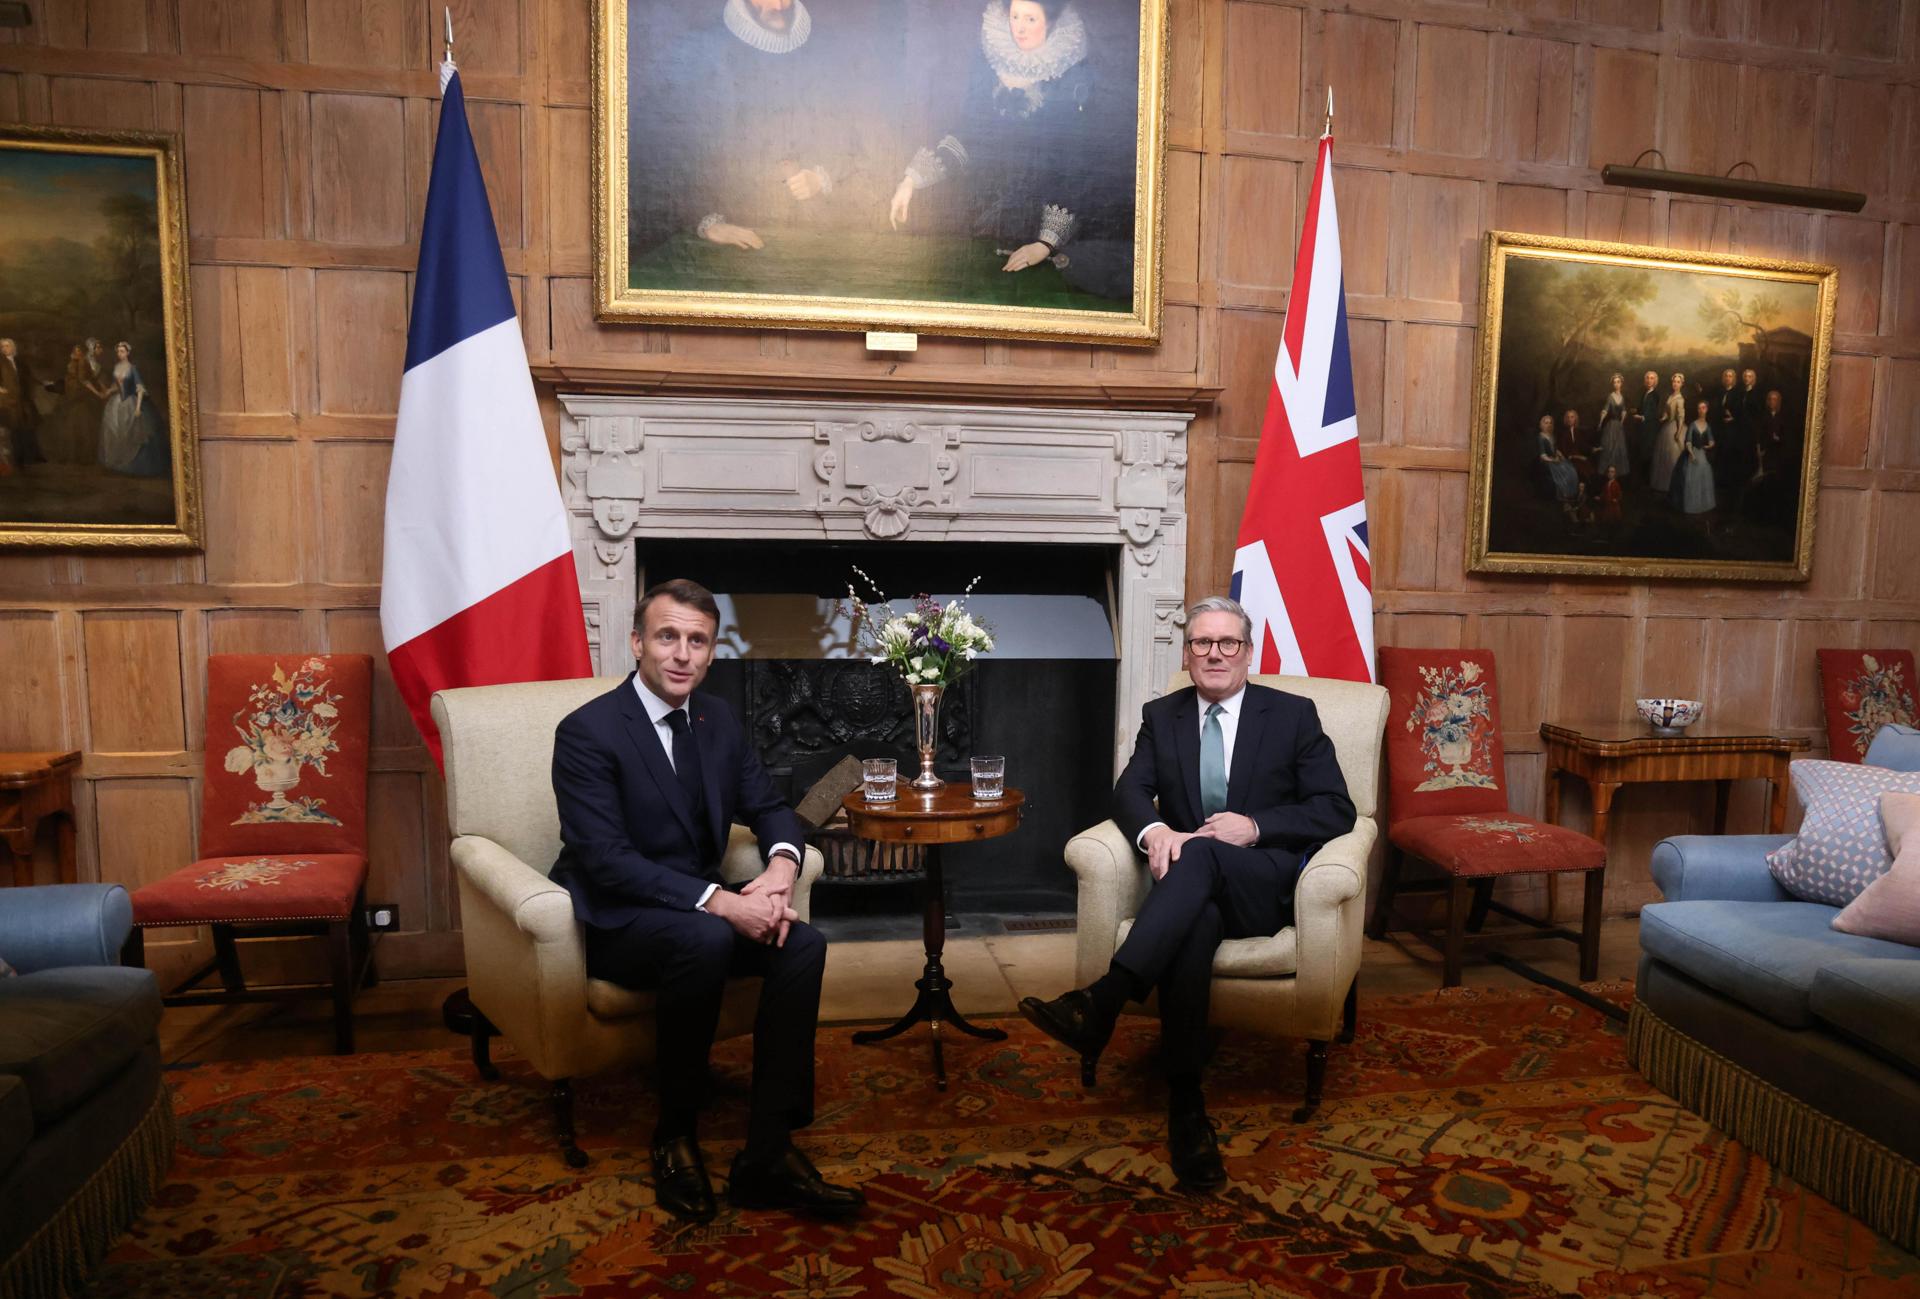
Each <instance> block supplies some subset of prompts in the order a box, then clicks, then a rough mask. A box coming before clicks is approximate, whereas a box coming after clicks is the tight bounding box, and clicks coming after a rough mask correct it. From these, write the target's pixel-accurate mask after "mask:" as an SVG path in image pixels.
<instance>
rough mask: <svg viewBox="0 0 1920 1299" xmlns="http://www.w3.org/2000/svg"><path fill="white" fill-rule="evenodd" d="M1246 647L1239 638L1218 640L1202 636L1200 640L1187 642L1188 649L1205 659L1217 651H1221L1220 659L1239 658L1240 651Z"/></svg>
mask: <svg viewBox="0 0 1920 1299" xmlns="http://www.w3.org/2000/svg"><path fill="white" fill-rule="evenodd" d="M1246 647H1247V643H1246V642H1245V641H1243V640H1241V639H1240V638H1239V637H1238V636H1225V637H1221V638H1220V639H1217V640H1216V639H1215V638H1213V637H1212V636H1202V637H1200V638H1199V639H1198V640H1189V641H1188V642H1187V648H1188V649H1190V650H1192V651H1193V652H1194V653H1195V654H1198V655H1199V656H1200V657H1201V658H1205V657H1206V656H1207V655H1209V654H1211V653H1213V652H1214V651H1215V650H1216V649H1217V650H1219V651H1220V657H1221V658H1223V659H1230V658H1238V657H1239V655H1240V651H1241V650H1243V649H1245V648H1246Z"/></svg>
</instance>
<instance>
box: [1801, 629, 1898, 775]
mask: <svg viewBox="0 0 1920 1299" xmlns="http://www.w3.org/2000/svg"><path fill="white" fill-rule="evenodd" d="M1818 657H1819V659H1820V698H1821V701H1822V702H1823V703H1824V704H1825V705H1826V710H1827V749H1828V752H1829V755H1830V756H1831V757H1832V758H1833V760H1834V761H1835V762H1861V761H1864V760H1865V758H1866V756H1867V749H1868V747H1869V746H1871V745H1872V744H1873V737H1874V736H1875V735H1878V734H1879V733H1880V728H1881V727H1882V726H1885V725H1886V724H1887V723H1889V722H1897V723H1899V724H1900V725H1902V726H1920V720H1916V719H1920V707H1916V705H1915V699H1916V697H1920V682H1915V680H1914V676H1913V653H1912V651H1911V650H1845V649H1823V650H1820V651H1818Z"/></svg>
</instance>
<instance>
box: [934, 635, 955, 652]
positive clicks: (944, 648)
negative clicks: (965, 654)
mask: <svg viewBox="0 0 1920 1299" xmlns="http://www.w3.org/2000/svg"><path fill="white" fill-rule="evenodd" d="M932 643H933V647H934V648H935V649H937V650H939V651H940V652H941V653H942V654H950V653H952V652H953V646H951V645H949V644H947V642H946V641H944V640H942V639H941V638H940V637H938V636H935V637H933V638H932Z"/></svg>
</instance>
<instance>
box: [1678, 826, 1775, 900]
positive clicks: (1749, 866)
mask: <svg viewBox="0 0 1920 1299" xmlns="http://www.w3.org/2000/svg"><path fill="white" fill-rule="evenodd" d="M1792 838H1793V836H1792V835H1790V834H1682V835H1675V836H1674V837H1673V838H1671V839H1662V840H1661V841H1660V842H1659V843H1657V844H1655V845H1654V847H1653V865H1652V869H1653V882H1654V883H1655V884H1658V885H1659V886H1660V892H1661V894H1662V895H1663V896H1665V898H1666V900H1667V901H1669V902H1699V901H1714V902H1790V901H1792V900H1793V898H1792V895H1791V894H1789V893H1788V892H1787V891H1786V890H1785V889H1783V888H1781V887H1780V884H1779V882H1778V881H1777V880H1775V879H1774V878H1773V872H1772V871H1770V870H1768V869H1767V854H1768V853H1770V852H1772V851H1773V850H1774V849H1775V848H1778V847H1779V846H1780V845H1781V844H1783V843H1787V842H1789V841H1790V840H1792Z"/></svg>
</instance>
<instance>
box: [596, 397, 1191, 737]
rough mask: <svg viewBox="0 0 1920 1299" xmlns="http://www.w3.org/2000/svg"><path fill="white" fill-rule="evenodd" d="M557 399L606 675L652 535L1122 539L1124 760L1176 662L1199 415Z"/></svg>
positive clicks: (620, 655)
mask: <svg viewBox="0 0 1920 1299" xmlns="http://www.w3.org/2000/svg"><path fill="white" fill-rule="evenodd" d="M560 402H561V405H562V407H563V414H562V417H561V428H560V439H561V441H560V445H561V453H562V456H563V465H562V487H563V490H564V493H565V497H566V503H567V509H568V512H569V516H570V526H571V528H572V532H573V546H574V561H575V565H576V567H577V568H578V570H579V574H580V586H581V596H582V598H583V600H584V602H585V605H586V615H587V631H588V637H589V640H590V641H591V643H592V646H593V652H594V658H595V662H596V663H597V664H598V665H599V669H600V671H601V672H602V673H603V674H612V673H617V672H624V671H626V670H628V669H629V668H631V667H632V665H633V656H632V651H631V648H630V646H629V644H628V639H627V636H626V629H627V628H628V627H629V626H631V624H632V620H633V608H634V605H635V603H636V601H637V599H638V594H639V593H638V589H637V587H638V581H639V573H638V566H637V564H638V561H637V556H636V551H635V542H636V540H638V539H640V538H645V537H663V538H674V539H688V538H716V539H717V538H727V539H735V540H739V539H765V540H766V541H769V542H777V541H782V540H796V539H799V540H823V541H861V540H873V541H904V542H917V541H929V542H942V541H943V542H968V541H981V542H987V541H992V542H1024V543H1068V544H1078V545H1088V544H1092V545H1108V546H1112V547H1114V549H1115V550H1116V551H1117V552H1118V558H1117V562H1116V583H1115V586H1116V595H1117V603H1118V608H1117V610H1116V615H1115V616H1116V625H1115V628H1114V636H1115V651H1116V654H1117V656H1118V659H1119V671H1118V673H1117V680H1118V684H1117V688H1116V698H1115V701H1114V703H1115V714H1114V715H1115V729H1114V737H1113V744H1114V747H1113V757H1114V761H1115V763H1116V767H1117V764H1118V763H1119V762H1121V761H1123V760H1124V759H1125V756H1126V754H1127V752H1128V751H1129V750H1130V748H1131V745H1132V737H1133V732H1134V730H1135V728H1136V726H1137V725H1138V719H1139V716H1140V709H1141V708H1142V706H1144V705H1145V704H1146V702H1147V701H1148V700H1149V699H1151V698H1153V697H1154V696H1155V695H1156V694H1158V693H1159V691H1160V690H1161V689H1162V688H1163V687H1164V686H1165V684H1166V681H1167V679H1168V677H1169V676H1171V675H1172V673H1173V672H1174V671H1175V669H1176V668H1177V667H1178V666H1179V661H1180V634H1181V633H1180V626H1181V623H1182V621H1183V617H1184V615H1183V599H1184V593H1185V584H1186V564H1187V524H1186V509H1185V506H1186V463H1187V442H1186V431H1187V423H1188V421H1189V420H1190V419H1191V418H1192V416H1191V415H1189V414H1185V413H1180V412H1169V411H1138V410H1133V411H1122V410H1098V409H1093V410H1087V409H1082V410H1070V409H1057V408H1041V407H1022V406H964V405H935V404H918V403H904V402H896V401H891V400H888V401H866V402H862V401H847V400H841V401H808V400H767V401H748V400H741V399H738V398H696V397H641V396H619V395H605V394H601V395H594V394H582V393H563V394H561V396H560ZM769 553H770V558H777V553H778V552H777V550H770V552H769ZM656 576H657V575H656ZM688 576H694V577H697V576H698V575H697V574H689V575H688Z"/></svg>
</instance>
